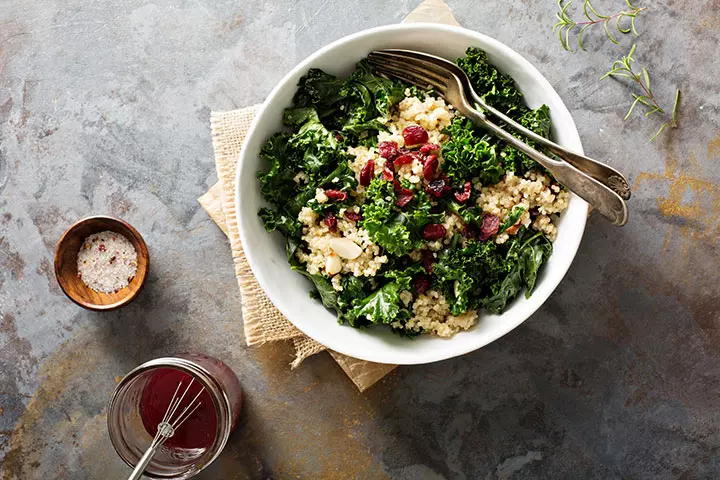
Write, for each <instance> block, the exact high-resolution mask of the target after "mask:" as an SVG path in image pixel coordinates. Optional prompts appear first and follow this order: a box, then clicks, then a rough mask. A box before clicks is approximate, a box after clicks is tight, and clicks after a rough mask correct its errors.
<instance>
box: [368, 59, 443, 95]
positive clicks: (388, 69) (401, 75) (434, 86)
mask: <svg viewBox="0 0 720 480" xmlns="http://www.w3.org/2000/svg"><path fill="white" fill-rule="evenodd" d="M373 68H374V69H375V71H376V72H378V73H381V74H384V75H386V76H389V77H393V78H396V79H398V80H401V81H403V82H405V83H409V84H411V85H415V86H416V87H419V88H422V89H424V90H433V91H436V92H438V93H439V94H440V95H443V96H444V95H445V91H446V87H445V85H441V84H439V83H435V82H433V81H431V80H430V79H428V78H427V77H422V76H419V75H416V74H415V73H413V72H410V71H408V70H405V69H401V68H398V67H392V66H389V65H373Z"/></svg>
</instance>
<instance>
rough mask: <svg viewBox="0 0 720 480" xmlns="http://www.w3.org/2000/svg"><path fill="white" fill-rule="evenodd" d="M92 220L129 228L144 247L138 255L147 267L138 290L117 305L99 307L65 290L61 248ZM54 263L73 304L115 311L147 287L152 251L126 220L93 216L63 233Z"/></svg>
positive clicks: (61, 283) (76, 223)
mask: <svg viewBox="0 0 720 480" xmlns="http://www.w3.org/2000/svg"><path fill="white" fill-rule="evenodd" d="M92 220H106V221H109V222H110V223H113V222H114V223H117V224H119V225H122V226H123V227H124V228H127V229H128V230H129V231H130V232H131V233H132V234H133V235H134V236H135V237H136V240H137V241H138V243H139V244H141V245H142V246H143V252H142V254H141V252H138V255H141V256H142V257H143V259H144V260H145V264H146V267H145V271H144V273H143V275H142V277H141V278H140V279H139V280H140V283H139V285H138V286H137V288H136V289H135V290H133V291H131V292H130V293H129V294H128V295H127V296H126V297H123V298H122V299H121V300H118V301H117V302H115V303H110V304H107V305H99V304H96V303H90V302H87V301H85V300H84V299H81V298H75V296H74V295H73V294H71V293H69V292H68V291H67V290H66V289H65V282H64V280H63V279H62V277H63V275H62V272H61V271H60V248H61V246H62V245H63V244H64V243H65V239H66V238H67V236H68V235H69V234H70V233H72V231H73V230H75V229H76V228H77V227H79V226H81V225H83V224H84V223H87V222H89V221H92ZM53 263H54V270H55V279H56V280H57V282H58V285H60V289H61V290H62V291H63V293H64V294H65V296H66V297H68V298H69V299H70V300H72V301H73V303H75V304H76V305H79V306H81V307H83V308H86V309H88V310H94V311H96V312H105V311H108V310H115V309H116V308H120V307H122V306H124V305H127V304H128V303H130V302H132V301H133V300H135V297H137V296H138V294H139V293H140V290H142V289H143V287H144V286H145V282H146V281H147V277H148V272H149V271H150V251H149V250H148V248H147V243H145V239H144V238H143V236H142V235H140V232H138V231H137V229H136V228H135V227H133V226H132V225H130V224H129V223H128V222H126V221H125V220H123V219H121V218H117V217H111V216H109V215H92V216H90V217H85V218H81V219H80V220H78V221H76V222H75V223H73V224H72V225H70V226H69V227H68V228H67V230H65V232H63V234H62V236H60V240H58V242H57V244H56V245H55V253H54V256H53Z"/></svg>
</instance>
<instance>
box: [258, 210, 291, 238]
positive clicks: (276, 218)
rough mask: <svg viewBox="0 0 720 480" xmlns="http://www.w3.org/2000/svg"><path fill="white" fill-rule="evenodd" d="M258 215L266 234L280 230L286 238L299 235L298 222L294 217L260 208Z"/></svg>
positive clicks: (278, 211)
mask: <svg viewBox="0 0 720 480" xmlns="http://www.w3.org/2000/svg"><path fill="white" fill-rule="evenodd" d="M258 215H260V218H261V219H262V220H263V222H264V223H265V230H267V231H268V232H274V231H275V230H280V232H282V234H283V235H285V236H286V237H287V236H291V237H292V236H299V235H300V231H301V227H300V222H298V220H297V218H295V217H291V216H290V215H287V214H286V213H283V212H281V211H280V210H274V209H272V208H261V209H260V211H259V212H258Z"/></svg>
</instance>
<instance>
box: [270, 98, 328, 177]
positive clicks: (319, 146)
mask: <svg viewBox="0 0 720 480" xmlns="http://www.w3.org/2000/svg"><path fill="white" fill-rule="evenodd" d="M283 120H284V122H285V123H286V124H287V125H288V126H292V127H300V128H299V129H298V131H297V133H296V134H294V135H292V136H291V137H290V138H289V144H290V146H291V147H292V148H294V149H296V150H299V151H302V152H303V156H302V164H303V165H302V167H303V171H305V173H306V174H307V175H309V176H310V178H317V177H318V175H320V174H321V173H322V172H323V171H325V170H326V167H329V166H332V165H336V164H337V162H338V156H339V155H342V152H341V149H340V148H339V147H340V144H339V142H338V140H337V138H336V137H335V134H334V133H333V132H331V131H330V130H328V129H327V128H325V125H323V124H322V122H321V121H320V118H319V117H318V114H317V111H316V110H315V109H314V108H312V107H301V108H290V109H287V110H285V113H284V115H283Z"/></svg>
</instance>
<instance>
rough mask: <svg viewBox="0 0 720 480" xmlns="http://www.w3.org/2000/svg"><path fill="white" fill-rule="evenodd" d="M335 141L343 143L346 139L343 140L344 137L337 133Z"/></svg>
mask: <svg viewBox="0 0 720 480" xmlns="http://www.w3.org/2000/svg"><path fill="white" fill-rule="evenodd" d="M335 140H337V141H338V142H342V141H343V140H345V139H344V138H343V136H342V135H340V134H339V133H336V134H335Z"/></svg>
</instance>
